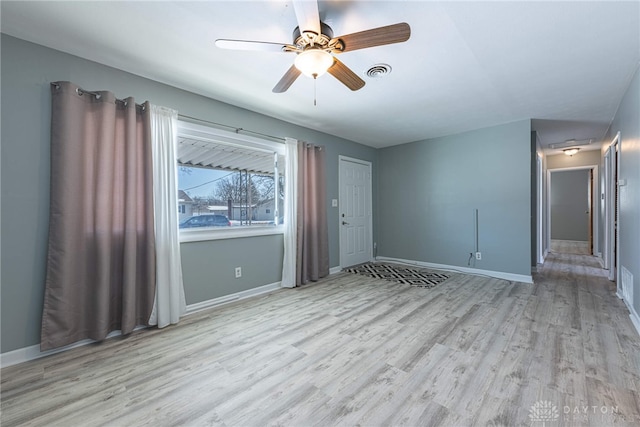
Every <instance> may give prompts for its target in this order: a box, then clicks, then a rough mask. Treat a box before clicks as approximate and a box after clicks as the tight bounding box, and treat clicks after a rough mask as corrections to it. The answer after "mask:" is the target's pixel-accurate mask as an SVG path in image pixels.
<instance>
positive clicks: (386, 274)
mask: <svg viewBox="0 0 640 427" xmlns="http://www.w3.org/2000/svg"><path fill="white" fill-rule="evenodd" d="M344 271H346V272H349V273H355V274H362V275H363V276H369V277H375V278H378V279H385V280H389V281H392V282H398V283H404V284H407V285H411V286H416V287H419V288H433V287H434V286H436V285H437V284H439V283H442V282H444V281H445V280H447V279H448V278H449V277H451V275H450V274H446V273H441V272H435V271H431V270H425V269H413V268H407V267H404V266H401V265H396V264H372V263H367V264H361V265H356V266H354V267H349V268H346V269H345V270H344Z"/></svg>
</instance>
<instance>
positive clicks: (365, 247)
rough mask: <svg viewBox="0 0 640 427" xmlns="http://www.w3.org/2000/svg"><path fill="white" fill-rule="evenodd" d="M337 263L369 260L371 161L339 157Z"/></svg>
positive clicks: (357, 262)
mask: <svg viewBox="0 0 640 427" xmlns="http://www.w3.org/2000/svg"><path fill="white" fill-rule="evenodd" d="M339 162H340V166H339V170H340V184H339V186H340V203H339V212H340V218H339V220H340V266H341V267H342V268H345V267H349V266H352V265H356V264H362V263H364V262H368V261H371V260H372V258H373V257H372V252H373V251H372V244H371V238H372V237H371V235H372V215H371V163H369V162H365V161H362V160H357V159H351V158H348V157H344V156H340V159H339Z"/></svg>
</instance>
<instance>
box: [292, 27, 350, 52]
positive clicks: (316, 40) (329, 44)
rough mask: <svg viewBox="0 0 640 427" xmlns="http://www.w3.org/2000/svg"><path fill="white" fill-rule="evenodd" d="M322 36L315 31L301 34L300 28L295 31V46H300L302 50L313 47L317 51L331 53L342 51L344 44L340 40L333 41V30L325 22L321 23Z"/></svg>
mask: <svg viewBox="0 0 640 427" xmlns="http://www.w3.org/2000/svg"><path fill="white" fill-rule="evenodd" d="M320 31H321V34H316V33H314V32H313V31H305V32H300V27H296V28H295V29H294V30H293V44H295V45H296V46H298V48H300V50H305V49H307V48H310V47H313V48H315V49H323V50H327V51H331V52H340V51H342V43H340V40H339V39H335V40H334V39H333V30H332V29H331V27H330V26H328V25H327V24H325V23H324V22H320Z"/></svg>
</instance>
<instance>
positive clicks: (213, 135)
mask: <svg viewBox="0 0 640 427" xmlns="http://www.w3.org/2000/svg"><path fill="white" fill-rule="evenodd" d="M178 136H183V137H187V138H191V139H200V140H203V141H215V142H220V143H223V144H227V145H232V146H236V147H245V148H246V147H249V148H252V149H254V150H262V151H264V152H274V151H276V152H277V153H278V154H282V155H284V144H283V143H282V142H275V141H270V140H267V139H262V138H256V137H253V136H249V135H245V134H241V133H236V132H230V131H226V130H221V129H216V128H213V127H211V126H203V125H199V124H196V123H192V122H187V121H184V120H183V119H180V118H179V117H178Z"/></svg>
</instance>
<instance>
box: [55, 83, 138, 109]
mask: <svg viewBox="0 0 640 427" xmlns="http://www.w3.org/2000/svg"><path fill="white" fill-rule="evenodd" d="M51 86H55V88H56V89H60V85H59V84H58V82H51ZM76 93H77V94H78V95H81V96H82V95H84V94H85V93H88V94H89V95H93V96H95V97H96V99H100V97H101V96H102V95H100V93H99V92H91V91H90V90H85V89H82V88H81V87H78V88H76ZM116 102H120V103H122V104H124V105H127V101H126V100H124V99H119V98H116ZM136 107H138V108H141V109H142V110H143V111H144V109H145V106H144V104H138V103H136Z"/></svg>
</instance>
